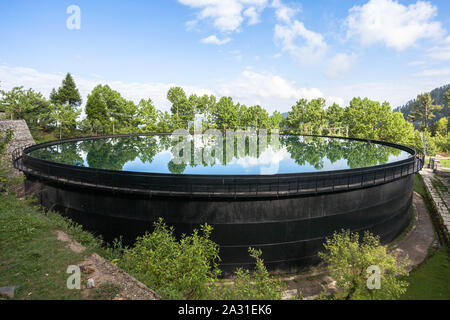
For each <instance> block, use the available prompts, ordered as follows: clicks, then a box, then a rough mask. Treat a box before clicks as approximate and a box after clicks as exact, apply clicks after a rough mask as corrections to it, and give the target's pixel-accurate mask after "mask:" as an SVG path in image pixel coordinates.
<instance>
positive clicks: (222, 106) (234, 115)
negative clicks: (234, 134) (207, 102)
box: [213, 97, 239, 130]
mask: <svg viewBox="0 0 450 320" xmlns="http://www.w3.org/2000/svg"><path fill="white" fill-rule="evenodd" d="M238 115H239V106H238V105H235V104H234V103H233V99H232V98H230V97H222V98H220V100H219V102H218V103H217V105H216V108H215V110H214V112H213V119H214V122H215V124H216V126H217V128H218V129H221V130H226V129H237V128H238V125H239V119H238Z"/></svg>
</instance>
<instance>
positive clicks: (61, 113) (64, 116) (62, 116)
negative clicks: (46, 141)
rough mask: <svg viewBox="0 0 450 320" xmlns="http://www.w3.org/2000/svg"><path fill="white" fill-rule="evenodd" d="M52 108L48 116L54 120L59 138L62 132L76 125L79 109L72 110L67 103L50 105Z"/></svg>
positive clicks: (65, 132) (68, 130) (64, 132)
mask: <svg viewBox="0 0 450 320" xmlns="http://www.w3.org/2000/svg"><path fill="white" fill-rule="evenodd" d="M52 109H53V110H52V112H51V113H50V118H51V119H52V120H53V121H55V123H56V127H57V129H58V132H59V139H62V136H63V134H67V133H69V132H70V131H71V129H72V128H74V127H76V125H77V118H78V116H79V115H80V113H81V110H73V109H72V107H71V106H70V105H69V104H57V105H52Z"/></svg>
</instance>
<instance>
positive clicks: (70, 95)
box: [50, 73, 82, 110]
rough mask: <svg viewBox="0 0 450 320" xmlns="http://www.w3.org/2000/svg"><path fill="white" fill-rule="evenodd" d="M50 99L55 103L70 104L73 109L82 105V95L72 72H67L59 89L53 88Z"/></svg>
mask: <svg viewBox="0 0 450 320" xmlns="http://www.w3.org/2000/svg"><path fill="white" fill-rule="evenodd" d="M50 101H51V102H52V103H53V104H64V105H65V104H67V105H70V106H71V108H72V109H73V110H75V109H76V108H78V107H79V106H80V105H81V102H82V100H81V96H80V92H79V91H78V88H77V86H76V84H75V81H74V80H73V78H72V75H71V74H70V73H67V75H66V77H65V78H64V80H63V81H62V84H61V87H59V88H58V90H55V89H53V90H52V92H51V94H50Z"/></svg>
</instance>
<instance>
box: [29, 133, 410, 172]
mask: <svg viewBox="0 0 450 320" xmlns="http://www.w3.org/2000/svg"><path fill="white" fill-rule="evenodd" d="M205 138H206V139H204V142H205V143H206V146H207V147H205V148H204V149H202V150H200V151H199V150H197V153H196V152H195V151H196V150H195V149H194V147H195V145H194V140H192V141H191V142H190V146H191V150H190V151H191V156H190V161H185V162H184V163H181V164H176V163H175V162H174V161H173V159H172V160H171V161H170V162H169V163H168V164H167V166H168V169H169V171H170V172H171V173H174V174H181V173H183V172H184V171H185V170H186V168H187V167H188V166H190V167H195V166H198V165H201V166H204V167H212V166H214V165H216V164H222V165H226V164H228V163H230V162H231V161H233V159H241V158H245V157H257V158H258V157H260V155H261V154H262V153H263V152H265V151H266V150H267V149H268V147H269V146H270V147H271V149H272V150H273V151H274V152H277V151H279V150H280V148H282V147H284V148H286V150H287V151H288V152H289V153H290V156H291V158H292V159H293V160H294V161H295V162H296V163H297V164H298V165H300V166H304V165H307V164H309V165H311V166H313V167H314V168H315V169H316V170H321V169H323V167H324V160H325V159H328V160H329V161H330V162H331V163H335V162H337V161H339V160H346V161H347V165H348V166H349V167H350V168H361V167H367V166H374V165H377V164H383V163H386V162H387V161H388V160H389V156H391V155H393V156H399V155H400V153H401V152H402V151H401V150H399V149H395V148H391V147H387V146H382V145H374V144H369V143H366V142H359V141H352V140H338V139H327V138H320V137H298V136H280V138H279V140H278V139H273V138H272V139H271V136H270V135H268V137H267V143H265V141H263V140H261V139H260V138H258V139H254V140H253V138H250V139H249V137H247V138H246V139H245V140H244V141H243V142H242V141H241V143H238V140H237V138H236V137H235V138H234V140H233V143H228V146H227V140H226V139H225V138H224V139H214V138H211V137H205ZM254 141H256V142H257V148H253V149H252V148H251V146H250V143H251V142H254ZM220 142H222V143H223V146H222V150H223V153H222V155H220V154H217V150H220V148H215V147H217V145H216V144H217V143H220ZM177 143H179V142H178V141H177V140H174V139H172V137H171V136H170V135H162V136H134V137H120V138H110V139H93V140H85V141H81V142H71V143H63V144H60V145H55V146H50V147H48V148H44V149H38V150H35V151H33V152H32V156H34V157H37V158H40V159H44V160H49V161H56V162H61V163H65V164H70V165H77V166H83V165H84V161H83V157H82V154H83V153H85V154H86V162H87V164H88V165H89V167H92V168H102V169H109V170H122V169H123V166H124V165H125V164H126V163H127V162H130V161H134V160H135V159H139V160H140V161H142V162H143V163H151V162H153V160H154V157H155V156H156V155H157V154H158V153H160V152H163V151H170V152H172V154H173V156H174V157H175V155H174V147H175V146H176V145H177ZM230 146H231V149H232V152H231V153H230V154H227V152H226V150H227V147H228V148H230ZM206 153H209V155H211V156H210V157H206ZM208 158H209V161H208Z"/></svg>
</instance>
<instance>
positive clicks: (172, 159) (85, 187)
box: [14, 134, 422, 273]
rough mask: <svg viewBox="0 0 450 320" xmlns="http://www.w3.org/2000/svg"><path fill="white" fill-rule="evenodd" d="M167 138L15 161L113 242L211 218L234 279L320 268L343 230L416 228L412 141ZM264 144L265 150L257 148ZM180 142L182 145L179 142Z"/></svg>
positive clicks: (86, 145) (47, 201)
mask: <svg viewBox="0 0 450 320" xmlns="http://www.w3.org/2000/svg"><path fill="white" fill-rule="evenodd" d="M238 140H239V139H238V137H236V136H234V137H233V136H230V137H224V138H223V139H222V138H220V139H219V138H217V136H210V135H199V136H194V137H190V138H189V137H188V138H186V137H184V138H183V137H182V138H180V137H175V138H173V136H171V135H168V134H147V135H121V136H107V137H92V138H84V139H69V140H61V141H54V142H47V143H43V144H39V145H34V146H31V147H28V148H25V149H24V150H23V151H21V152H17V153H16V154H15V156H14V163H15V166H16V168H18V169H20V170H22V171H23V172H24V173H25V174H26V177H27V179H26V183H25V185H26V189H27V191H28V192H31V193H34V194H35V195H36V197H37V199H38V200H39V201H40V203H41V204H42V205H43V206H44V207H46V208H48V209H53V210H57V211H59V212H61V213H62V214H63V215H65V216H67V217H70V218H71V219H73V220H74V221H76V222H78V223H80V224H82V225H83V226H84V227H85V228H87V229H89V230H91V231H95V232H97V233H99V234H101V235H102V236H103V237H104V238H105V239H107V240H112V239H114V238H118V237H120V236H122V237H123V239H124V240H125V241H126V242H128V243H131V242H132V241H133V240H134V239H135V238H136V237H137V236H139V235H142V234H143V233H145V232H146V231H151V230H152V228H153V223H154V222H155V221H156V220H158V218H160V217H161V218H163V219H164V221H165V222H166V224H168V225H172V226H174V228H175V231H176V233H177V234H178V235H180V234H182V233H190V232H191V231H192V230H193V229H194V228H198V227H199V225H201V224H204V223H208V224H209V225H211V226H212V227H213V228H214V230H213V234H212V240H213V241H215V242H216V243H218V244H219V245H220V257H221V260H222V261H221V268H222V270H224V271H225V273H228V272H233V271H234V270H235V268H236V267H249V266H251V265H252V264H253V261H252V259H251V258H250V257H249V254H248V248H249V247H253V248H256V249H261V250H262V252H263V256H262V257H263V259H264V262H265V264H266V265H267V266H268V267H269V268H270V269H281V270H288V269H290V268H298V267H304V266H308V265H311V264H314V263H316V262H318V256H317V253H318V251H320V250H321V249H322V244H323V242H324V240H325V238H326V237H329V236H331V235H332V234H333V232H334V231H340V230H341V229H350V230H352V231H357V232H361V233H362V232H364V231H365V230H369V231H371V232H372V233H374V234H376V235H379V236H380V238H381V241H382V242H383V243H387V242H390V241H392V240H393V239H395V238H396V237H397V236H398V235H399V234H400V233H401V232H402V231H403V230H404V229H405V228H406V227H407V225H408V224H409V222H410V219H411V217H412V214H411V204H412V195H413V185H414V173H416V172H417V171H418V170H420V169H421V167H422V162H421V161H419V160H418V159H417V158H416V155H415V152H414V151H413V150H412V149H409V148H407V147H404V146H399V145H395V144H391V143H383V142H377V141H370V140H359V139H347V138H332V137H319V136H298V135H281V136H269V137H266V136H257V137H255V135H251V134H250V135H247V136H246V137H244V139H243V140H242V141H240V142H239V141H238ZM254 143H256V146H254ZM180 145H181V147H180Z"/></svg>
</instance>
